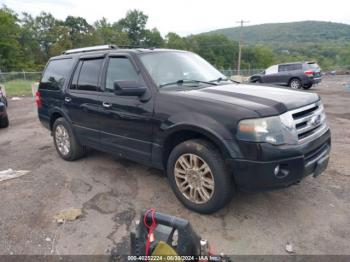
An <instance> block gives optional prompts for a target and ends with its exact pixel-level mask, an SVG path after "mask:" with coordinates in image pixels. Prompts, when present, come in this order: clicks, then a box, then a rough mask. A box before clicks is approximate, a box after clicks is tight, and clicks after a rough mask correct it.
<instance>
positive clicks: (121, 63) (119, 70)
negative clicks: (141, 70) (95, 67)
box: [106, 57, 142, 91]
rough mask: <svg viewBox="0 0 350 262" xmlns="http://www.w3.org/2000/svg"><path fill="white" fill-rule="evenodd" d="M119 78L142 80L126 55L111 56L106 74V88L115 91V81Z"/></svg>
mask: <svg viewBox="0 0 350 262" xmlns="http://www.w3.org/2000/svg"><path fill="white" fill-rule="evenodd" d="M118 80H133V81H142V80H141V78H140V76H139V75H138V74H137V72H136V70H135V68H134V67H133V65H132V64H131V62H130V60H129V59H128V58H126V57H113V58H110V60H109V63H108V69H107V75H106V90H107V91H113V90H114V87H113V83H114V81H118Z"/></svg>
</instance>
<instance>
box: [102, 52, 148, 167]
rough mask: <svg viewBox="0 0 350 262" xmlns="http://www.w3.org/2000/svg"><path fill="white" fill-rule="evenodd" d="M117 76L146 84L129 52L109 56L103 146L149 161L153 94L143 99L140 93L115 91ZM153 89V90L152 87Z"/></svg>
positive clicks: (103, 100) (105, 80)
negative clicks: (123, 94) (121, 94)
mask: <svg viewBox="0 0 350 262" xmlns="http://www.w3.org/2000/svg"><path fill="white" fill-rule="evenodd" d="M117 80H133V81H138V82H140V83H142V84H144V85H145V86H146V83H145V81H144V78H143V76H142V75H141V71H140V70H138V69H137V66H136V64H135V63H134V62H133V59H132V57H130V56H128V55H118V56H110V57H108V58H107V62H106V69H105V72H104V77H103V84H102V85H103V92H102V93H101V97H100V101H101V104H102V106H103V111H104V113H103V114H102V116H101V119H100V120H101V126H100V127H101V146H102V147H103V148H105V149H106V150H107V151H113V152H114V153H116V154H118V155H121V156H124V157H127V158H130V159H135V160H137V161H139V162H149V161H150V160H151V151H152V131H153V130H152V116H153V101H154V100H153V98H152V97H151V96H150V99H149V100H147V101H141V100H140V98H139V97H136V96H118V95H115V94H114V87H113V83H114V81H117ZM148 92H150V90H148Z"/></svg>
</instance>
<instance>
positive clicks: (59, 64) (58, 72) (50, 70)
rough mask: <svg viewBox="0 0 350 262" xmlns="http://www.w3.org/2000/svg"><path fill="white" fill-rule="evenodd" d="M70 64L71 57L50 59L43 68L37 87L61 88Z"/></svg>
mask: <svg viewBox="0 0 350 262" xmlns="http://www.w3.org/2000/svg"><path fill="white" fill-rule="evenodd" d="M72 65H73V61H72V59H60V60H51V61H50V62H49V64H48V65H47V67H46V69H45V72H44V75H43V77H42V79H41V82H40V86H39V89H48V90H60V89H62V88H63V86H64V83H65V81H66V79H67V77H68V74H69V71H70V70H71V69H72Z"/></svg>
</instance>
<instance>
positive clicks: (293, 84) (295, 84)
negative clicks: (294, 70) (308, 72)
mask: <svg viewBox="0 0 350 262" xmlns="http://www.w3.org/2000/svg"><path fill="white" fill-rule="evenodd" d="M289 87H291V88H293V89H300V88H301V81H300V79H298V78H293V79H292V80H290V82H289Z"/></svg>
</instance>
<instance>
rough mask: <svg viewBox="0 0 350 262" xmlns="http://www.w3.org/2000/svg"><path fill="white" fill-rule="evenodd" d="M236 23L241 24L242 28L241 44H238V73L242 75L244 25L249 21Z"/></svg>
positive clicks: (240, 33)
mask: <svg viewBox="0 0 350 262" xmlns="http://www.w3.org/2000/svg"><path fill="white" fill-rule="evenodd" d="M236 23H239V24H241V29H240V31H239V44H238V61H237V75H240V73H241V72H240V71H241V57H242V41H243V32H242V31H243V25H244V24H245V23H249V21H244V20H241V21H238V22H236Z"/></svg>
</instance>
